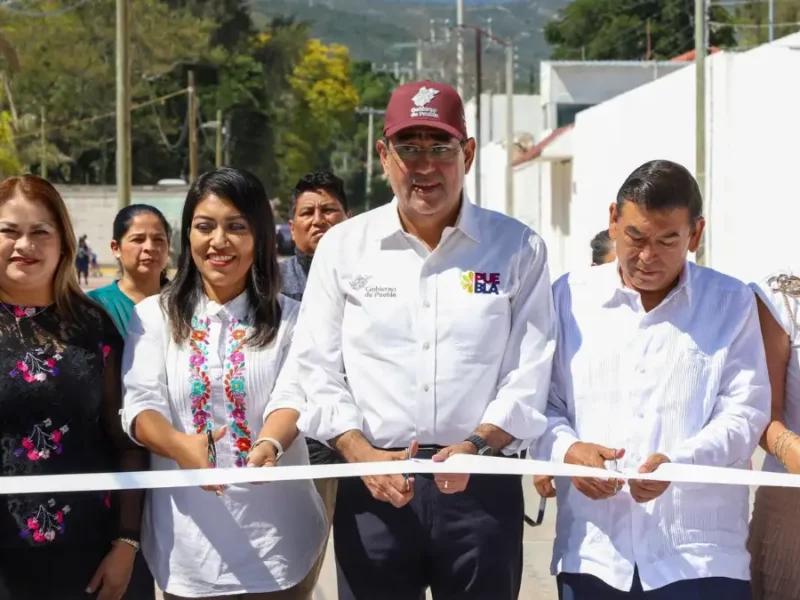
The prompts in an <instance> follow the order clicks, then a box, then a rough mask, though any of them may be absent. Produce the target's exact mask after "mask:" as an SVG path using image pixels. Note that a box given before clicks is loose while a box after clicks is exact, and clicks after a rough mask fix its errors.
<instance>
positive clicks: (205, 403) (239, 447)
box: [189, 317, 251, 467]
mask: <svg viewBox="0 0 800 600" xmlns="http://www.w3.org/2000/svg"><path fill="white" fill-rule="evenodd" d="M209 323H210V321H209V319H204V318H199V317H194V318H193V319H192V332H191V334H190V336H189V347H190V354H189V363H190V365H189V368H190V375H189V379H190V382H191V391H190V394H189V397H190V399H191V406H192V423H193V424H194V426H195V431H196V432H197V433H205V432H206V431H211V430H212V429H213V423H212V421H213V419H212V418H211V382H210V380H209V377H208V328H209ZM228 334H229V336H230V340H231V341H230V343H229V344H228V345H227V348H226V349H225V361H224V368H225V371H226V373H225V376H224V389H225V412H226V413H227V415H228V426H229V428H230V436H231V442H232V445H233V453H234V462H235V464H236V466H237V467H244V466H246V465H247V454H248V452H249V451H250V445H251V439H250V427H249V425H248V423H247V415H246V400H247V391H246V389H245V379H244V374H245V371H246V369H245V360H244V352H243V350H244V347H245V344H246V343H247V340H246V339H245V338H246V336H247V326H246V324H245V323H243V322H241V321H238V320H234V321H233V322H232V323H231V324H230V326H229V327H228Z"/></svg>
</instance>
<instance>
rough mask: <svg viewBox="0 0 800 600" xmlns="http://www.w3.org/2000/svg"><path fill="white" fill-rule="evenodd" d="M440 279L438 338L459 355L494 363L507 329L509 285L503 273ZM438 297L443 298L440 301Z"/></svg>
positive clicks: (504, 339) (459, 275) (461, 274)
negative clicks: (439, 327)
mask: <svg viewBox="0 0 800 600" xmlns="http://www.w3.org/2000/svg"><path fill="white" fill-rule="evenodd" d="M455 275H456V276H457V281H453V279H454V277H452V276H445V277H441V278H440V283H439V290H438V293H439V312H438V317H439V319H438V321H439V323H440V326H441V328H442V329H441V332H440V341H441V342H444V343H445V344H447V346H446V347H449V346H450V344H452V347H453V348H454V349H455V350H456V352H458V354H459V355H461V356H464V357H467V358H469V359H471V360H474V361H476V362H479V363H484V364H488V363H494V362H496V361H497V360H498V359H499V358H500V357H502V354H503V352H505V348H506V342H507V341H508V335H509V332H510V331H511V300H512V297H511V295H510V294H509V290H510V289H512V285H511V283H510V282H508V281H507V280H506V279H505V278H506V277H507V276H506V274H505V273H496V272H495V273H480V272H474V271H467V272H456V273H455ZM442 300H445V302H443V301H442Z"/></svg>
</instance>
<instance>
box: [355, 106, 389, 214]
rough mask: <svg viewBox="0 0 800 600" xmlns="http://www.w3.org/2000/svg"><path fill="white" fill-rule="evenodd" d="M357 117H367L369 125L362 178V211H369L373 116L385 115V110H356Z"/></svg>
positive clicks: (373, 129)
mask: <svg viewBox="0 0 800 600" xmlns="http://www.w3.org/2000/svg"><path fill="white" fill-rule="evenodd" d="M356 114H357V115H367V117H368V119H369V125H368V130H367V173H366V175H365V177H364V210H369V197H370V195H371V194H372V170H373V167H372V156H373V153H374V152H375V148H374V146H375V133H374V132H375V115H385V114H386V111H385V110H378V109H375V108H372V107H371V106H365V107H363V108H357V109H356Z"/></svg>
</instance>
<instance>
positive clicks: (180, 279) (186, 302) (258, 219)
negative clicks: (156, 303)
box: [161, 167, 281, 347]
mask: <svg viewBox="0 0 800 600" xmlns="http://www.w3.org/2000/svg"><path fill="white" fill-rule="evenodd" d="M209 194H213V195H215V196H217V197H218V198H222V199H225V200H228V201H229V202H231V203H232V204H233V205H234V206H235V207H236V209H237V210H238V211H239V212H240V213H241V215H242V217H244V219H245V220H246V221H247V223H248V226H249V227H250V231H251V232H252V234H253V238H254V242H255V243H254V248H253V265H252V266H251V267H250V273H249V276H248V277H247V281H246V287H245V290H246V293H247V301H248V304H249V307H250V313H251V315H252V321H251V322H250V323H249V326H250V328H251V330H252V333H251V335H250V337H249V340H248V343H249V344H250V345H252V346H255V347H263V346H266V345H267V344H269V343H270V342H272V340H273V339H275V336H276V335H277V333H278V328H279V327H280V322H281V306H280V304H279V302H278V295H279V294H280V290H281V279H280V272H279V270H278V255H277V245H276V239H275V218H274V217H273V214H272V207H271V206H270V203H269V199H268V197H267V192H266V190H265V189H264V186H263V185H262V183H261V181H260V180H259V179H258V178H257V177H256V176H255V175H253V174H252V173H249V172H247V171H244V170H241V169H234V168H232V167H221V168H218V169H214V170H212V171H208V172H206V173H203V174H202V175H200V177H198V178H197V180H196V181H195V182H194V183H193V184H192V186H191V187H190V188H189V192H188V193H187V194H186V202H185V203H184V205H183V215H182V216H181V252H180V257H179V258H178V273H177V275H176V276H175V279H174V280H173V281H172V282H171V283H170V284H169V285H168V286H167V287H166V289H165V291H164V293H163V294H162V296H161V305H162V307H163V308H164V310H166V312H167V316H168V318H169V323H170V329H171V330H172V336H173V339H174V340H175V341H176V343H182V342H184V341H185V340H186V339H187V338H188V337H189V334H190V332H191V322H192V316H193V315H194V311H195V309H196V307H197V304H198V302H200V299H201V298H202V296H203V284H202V281H201V279H200V273H199V271H198V269H197V265H195V263H194V260H193V259H192V249H191V246H190V244H189V232H190V231H191V227H192V219H194V213H195V210H196V209H197V205H198V204H200V202H201V201H202V200H204V199H205V198H206V197H207V196H208V195H209Z"/></svg>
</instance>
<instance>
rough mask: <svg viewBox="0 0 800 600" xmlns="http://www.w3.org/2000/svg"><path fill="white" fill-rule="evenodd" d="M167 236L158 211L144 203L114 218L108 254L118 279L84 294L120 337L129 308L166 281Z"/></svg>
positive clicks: (129, 313)
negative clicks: (104, 313)
mask: <svg viewBox="0 0 800 600" xmlns="http://www.w3.org/2000/svg"><path fill="white" fill-rule="evenodd" d="M171 235H172V232H171V231H170V227H169V223H167V219H166V218H165V217H164V215H163V214H161V211H160V210H158V209H157V208H155V207H153V206H148V205H147V204H132V205H130V206H126V207H125V208H123V209H122V210H121V211H119V212H118V213H117V216H116V217H115V218H114V225H113V237H112V240H111V252H113V253H114V258H116V259H117V262H118V263H119V268H120V278H119V280H118V281H115V282H114V283H111V284H109V285H107V286H105V287H101V288H98V289H96V290H92V291H91V292H89V293H88V294H87V295H88V296H89V297H90V298H91V299H92V300H94V301H95V302H97V303H99V304H100V305H101V306H102V307H103V308H105V309H106V311H107V312H108V314H109V315H111V318H112V319H113V320H114V324H115V325H116V326H117V329H119V332H120V334H121V335H122V337H123V338H125V337H126V336H127V334H128V321H129V320H130V318H131V313H132V312H133V307H134V306H135V305H136V304H138V303H139V302H141V301H142V300H144V299H145V298H147V297H149V296H154V295H155V294H158V293H159V292H160V291H161V288H162V287H163V285H164V284H165V283H166V282H167V274H166V271H165V269H166V266H167V262H168V261H169V240H170V237H171Z"/></svg>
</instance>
